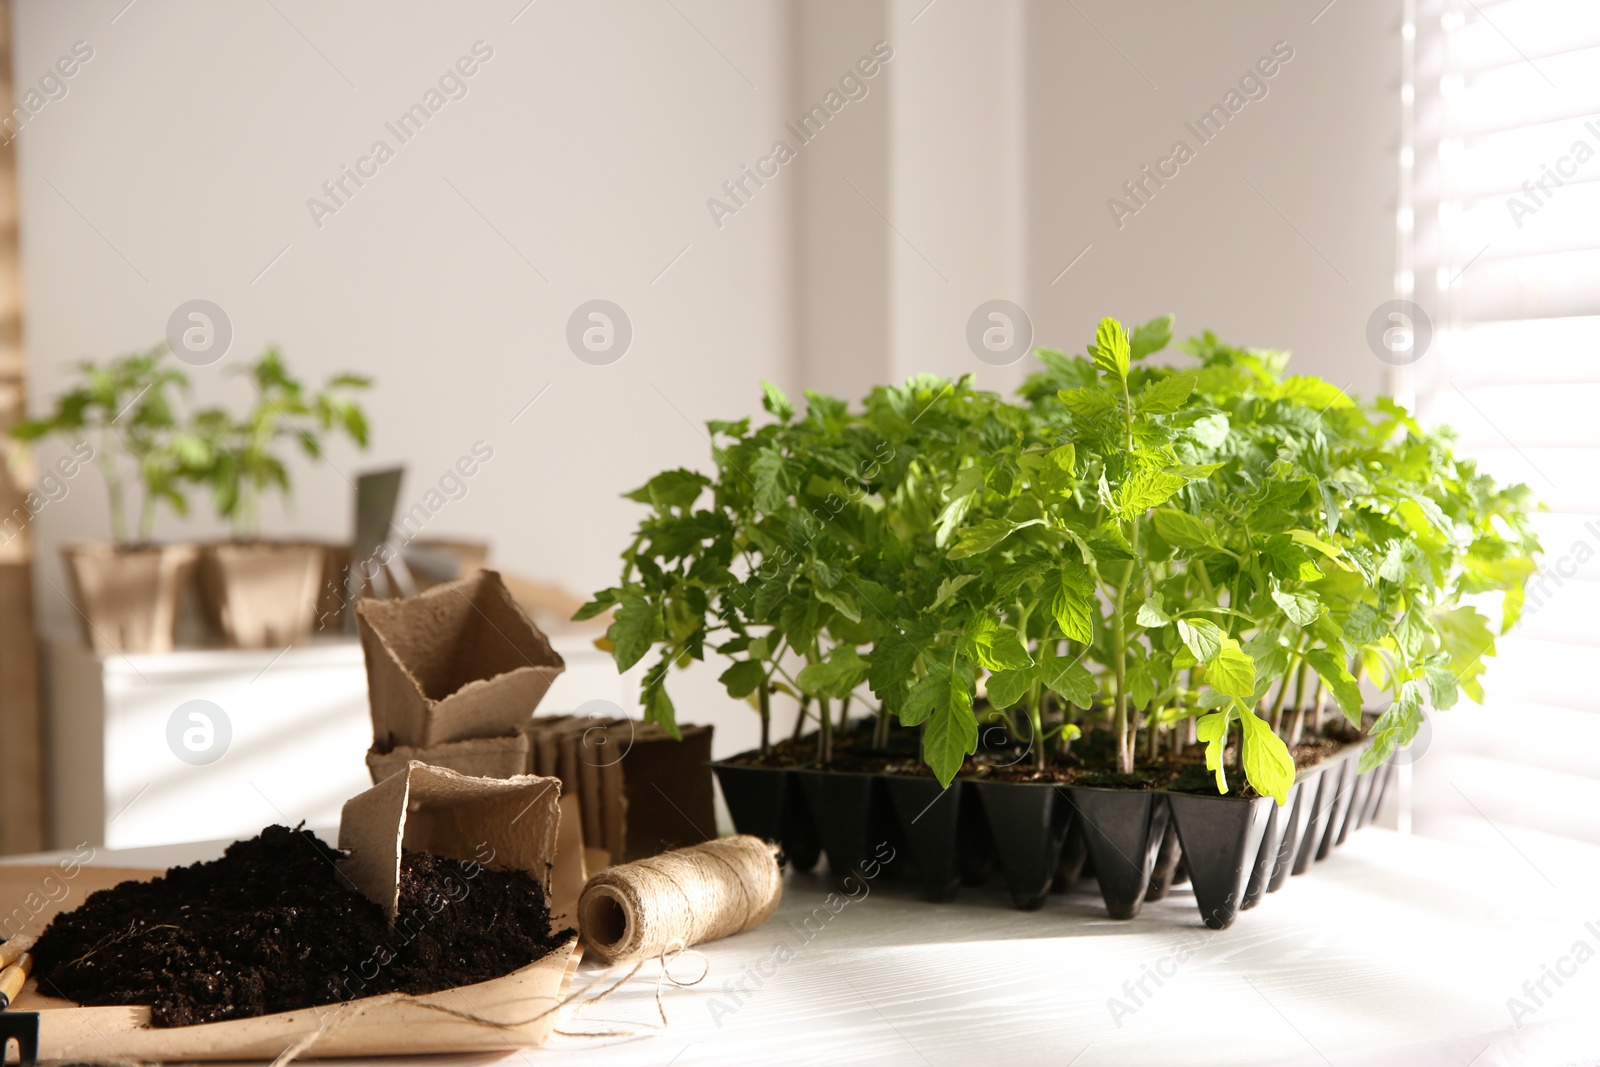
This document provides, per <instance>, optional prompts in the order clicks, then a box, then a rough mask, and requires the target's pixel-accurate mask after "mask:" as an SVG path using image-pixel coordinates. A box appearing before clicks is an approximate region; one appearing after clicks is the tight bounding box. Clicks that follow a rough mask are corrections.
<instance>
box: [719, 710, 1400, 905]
mask: <svg viewBox="0 0 1600 1067" xmlns="http://www.w3.org/2000/svg"><path fill="white" fill-rule="evenodd" d="M1368 743H1369V742H1368V741H1367V740H1365V739H1362V740H1360V741H1356V742H1353V743H1350V744H1346V745H1344V746H1343V747H1341V748H1339V749H1337V750H1336V751H1334V752H1333V753H1332V754H1330V755H1329V756H1328V757H1327V758H1325V759H1323V760H1322V761H1320V762H1318V763H1316V764H1314V765H1312V766H1308V767H1305V768H1303V769H1302V770H1300V771H1299V773H1298V774H1297V775H1296V776H1295V784H1294V785H1293V787H1291V789H1290V791H1289V794H1288V797H1287V801H1286V802H1285V803H1284V805H1283V806H1282V807H1279V806H1278V805H1277V804H1275V803H1274V802H1273V800H1272V798H1270V797H1263V796H1250V797H1242V796H1239V795H1238V794H1231V795H1228V796H1216V795H1211V796H1207V795H1202V794H1200V793H1188V792H1177V791H1173V790H1167V789H1136V788H1111V787H1100V786H1064V785H1053V784H1048V783H1030V782H1003V781H986V780H983V779H981V778H957V779H956V780H955V781H954V782H952V783H951V785H950V787H949V788H948V789H946V788H943V787H941V786H940V785H939V783H938V781H937V780H935V779H934V778H932V777H931V776H928V777H923V776H918V775H905V774H882V773H879V774H865V773H854V772H848V771H833V770H820V769H813V768H803V767H802V768H787V767H772V766H761V765H758V764H756V763H754V762H743V761H740V760H738V759H736V760H733V761H724V762H721V763H717V764H715V765H714V766H715V769H716V772H717V778H718V780H719V782H720V783H721V785H722V792H723V796H724V797H725V798H726V799H727V802H728V810H729V812H730V813H731V814H732V816H733V821H734V823H735V825H736V826H737V827H738V829H739V832H740V833H744V834H755V835H757V836H760V837H765V838H768V839H770V840H776V841H780V842H781V843H782V845H783V849H784V853H785V855H786V857H787V861H788V863H789V864H790V865H791V866H793V867H795V868H796V869H798V870H802V871H805V870H810V869H811V868H812V867H814V866H815V865H816V863H817V861H818V859H819V857H820V855H821V854H823V853H826V854H827V856H828V862H829V867H830V869H831V871H832V872H833V874H834V876H835V877H836V878H840V879H843V878H845V877H846V876H848V875H849V874H851V873H852V871H856V870H859V869H860V865H864V864H866V863H867V862H868V860H869V858H870V857H872V856H874V850H875V848H876V847H877V846H878V844H879V843H880V842H883V841H889V842H891V843H892V844H893V846H894V849H895V855H896V857H897V858H898V857H904V864H903V865H902V864H901V863H900V862H896V861H889V862H887V863H885V864H884V866H885V869H886V870H887V871H889V872H890V874H891V876H892V877H900V876H904V877H909V878H914V879H915V881H916V882H917V883H918V884H920V886H921V889H922V891H923V893H924V895H925V896H926V897H927V898H928V899H929V900H932V901H950V900H953V899H955V896H956V893H957V891H958V890H959V889H960V887H961V886H963V885H965V886H969V887H975V886H979V885H982V884H984V883H985V882H986V881H987V880H988V879H989V878H990V876H991V875H992V874H993V873H994V872H995V871H996V870H998V873H999V874H1000V876H1001V877H1002V878H1003V879H1004V881H1005V884H1006V887H1007V888H1008V889H1009V890H1010V893H1011V899H1012V901H1013V903H1014V904H1015V905H1016V907H1018V908H1020V909H1023V910H1033V909H1036V908H1039V907H1041V906H1043V904H1044V903H1045V901H1046V899H1047V898H1048V897H1049V895H1050V893H1051V891H1052V889H1054V890H1056V891H1058V892H1065V891H1067V890H1070V889H1071V888H1072V887H1073V885H1075V884H1076V882H1077V880H1078V878H1079V876H1080V875H1082V874H1084V873H1088V872H1090V871H1092V873H1093V876H1094V878H1095V879H1096V881H1098V883H1099V886H1100V894H1101V896H1102V898H1103V899H1104V900H1105V905H1106V912H1107V913H1108V914H1109V915H1110V916H1111V917H1112V918H1114V919H1132V918H1135V917H1137V916H1138V914H1139V910H1140V908H1141V906H1142V905H1143V904H1144V902H1145V901H1147V900H1148V901H1154V900H1159V899H1161V898H1162V897H1163V896H1165V895H1166V892H1167V890H1168V889H1169V888H1170V886H1171V885H1172V884H1173V882H1174V880H1175V878H1176V877H1177V876H1178V875H1179V874H1180V872H1181V873H1182V874H1186V875H1187V878H1188V880H1189V881H1190V882H1191V883H1192V885H1193V889H1194V896H1195V903H1196V905H1197V906H1198V907H1199V909H1200V914H1201V917H1202V918H1203V919H1204V920H1205V924H1206V925H1207V926H1209V927H1211V928H1212V929H1214V930H1221V929H1225V928H1226V927H1228V926H1229V925H1231V924H1232V923H1233V920H1234V919H1235V918H1236V917H1237V916H1238V914H1239V912H1240V911H1241V910H1244V909H1248V908H1253V907H1255V906H1256V905H1257V904H1259V903H1260V902H1261V899H1262V897H1263V896H1264V895H1265V894H1267V893H1275V892H1277V891H1278V890H1279V889H1281V888H1283V886H1284V884H1285V883H1286V882H1287V881H1288V879H1289V877H1290V875H1298V874H1304V873H1305V872H1306V871H1308V870H1309V869H1310V868H1311V865H1312V864H1313V863H1314V862H1316V861H1319V860H1323V859H1326V858H1327V857H1328V855H1329V853H1330V852H1331V851H1332V850H1333V849H1334V848H1336V847H1337V846H1339V845H1342V844H1344V842H1345V839H1346V838H1347V837H1348V836H1349V835H1350V833H1351V832H1352V831H1354V830H1358V829H1360V828H1361V827H1363V826H1365V825H1366V824H1367V823H1369V822H1371V821H1372V819H1373V818H1374V816H1375V815H1376V814H1377V811H1378V809H1379V807H1380V806H1381V805H1382V804H1383V802H1384V799H1385V798H1386V796H1387V795H1388V793H1389V790H1390V786H1391V784H1392V781H1393V778H1394V763H1393V761H1390V762H1389V763H1385V764H1383V765H1380V766H1378V767H1376V768H1374V769H1372V770H1370V771H1368V772H1367V773H1364V774H1360V773H1357V768H1358V764H1359V763H1360V760H1361V755H1362V753H1363V752H1364V751H1365V750H1366V748H1367V746H1368ZM908 868H909V870H908Z"/></svg>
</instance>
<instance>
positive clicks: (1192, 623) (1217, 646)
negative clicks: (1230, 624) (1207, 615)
mask: <svg viewBox="0 0 1600 1067" xmlns="http://www.w3.org/2000/svg"><path fill="white" fill-rule="evenodd" d="M1178 636H1179V637H1180V638H1182V639H1183V643H1184V645H1186V646H1187V647H1188V649H1189V651H1190V652H1193V653H1194V658H1195V659H1196V660H1197V661H1199V662H1200V663H1210V662H1211V661H1212V660H1214V659H1216V658H1217V653H1218V652H1220V651H1221V650H1222V641H1223V639H1224V637H1225V636H1226V635H1225V634H1224V633H1223V632H1222V628H1221V627H1220V626H1218V625H1217V624H1216V623H1214V622H1212V621H1211V620H1210V619H1179V620H1178Z"/></svg>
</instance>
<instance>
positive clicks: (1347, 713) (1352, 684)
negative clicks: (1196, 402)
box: [1306, 648, 1361, 727]
mask: <svg viewBox="0 0 1600 1067" xmlns="http://www.w3.org/2000/svg"><path fill="white" fill-rule="evenodd" d="M1306 662H1307V663H1309V664H1311V669H1312V670H1314V671H1316V672H1317V676H1318V677H1320V678H1321V679H1322V681H1323V684H1325V685H1326V686H1327V687H1328V691H1329V692H1330V693H1332V694H1333V699H1334V701H1335V702H1336V703H1337V704H1338V705H1339V710H1340V711H1342V712H1344V717H1345V718H1346V719H1348V720H1350V725H1352V726H1355V727H1360V725H1361V687H1360V686H1359V685H1357V684H1356V680H1355V676H1354V675H1352V674H1351V673H1350V672H1349V671H1348V670H1347V669H1346V668H1345V665H1344V663H1343V661H1342V660H1341V659H1340V657H1338V656H1335V655H1334V654H1333V653H1332V652H1330V651H1328V650H1327V649H1325V648H1314V649H1312V650H1311V651H1309V652H1307V653H1306Z"/></svg>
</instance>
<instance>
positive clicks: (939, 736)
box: [922, 672, 978, 786]
mask: <svg viewBox="0 0 1600 1067" xmlns="http://www.w3.org/2000/svg"><path fill="white" fill-rule="evenodd" d="M946 678H947V680H948V685H947V686H946V694H947V695H946V697H945V699H944V700H942V701H940V702H939V703H938V704H936V705H935V706H934V708H933V710H932V713H931V715H930V716H929V718H928V721H927V724H926V725H925V726H924V727H923V728H922V758H923V760H925V761H926V762H927V764H928V766H929V767H931V768H933V774H934V777H935V778H937V779H939V784H940V785H943V786H948V785H949V784H950V783H951V782H952V781H954V780H955V776H956V774H957V773H958V772H959V771H960V770H961V764H962V763H963V762H964V761H965V760H966V758H967V756H969V755H970V754H972V753H973V752H976V751H977V750H978V720H977V718H976V716H974V715H973V714H972V688H971V685H970V683H969V682H968V680H967V679H966V678H965V677H964V676H963V675H962V673H961V672H952V673H949V674H947V675H946Z"/></svg>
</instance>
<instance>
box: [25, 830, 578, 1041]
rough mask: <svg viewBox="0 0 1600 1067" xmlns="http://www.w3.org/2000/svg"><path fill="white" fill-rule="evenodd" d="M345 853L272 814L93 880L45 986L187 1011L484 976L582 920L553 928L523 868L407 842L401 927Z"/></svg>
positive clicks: (45, 943) (52, 934)
mask: <svg viewBox="0 0 1600 1067" xmlns="http://www.w3.org/2000/svg"><path fill="white" fill-rule="evenodd" d="M340 856H341V853H340V852H339V851H338V850H337V849H334V848H331V847H329V846H328V845H327V844H325V843H323V842H322V841H321V840H319V839H318V838H317V837H316V835H315V834H313V833H311V832H310V831H309V830H290V829H289V828H288V827H285V826H269V827H267V828H266V829H265V830H263V831H261V835H260V836H259V837H255V838H252V839H250V840H248V841H238V842H235V843H234V844H232V845H229V846H228V850H227V852H226V853H225V854H224V855H223V857H222V859H219V860H213V861H212V862H210V863H197V864H194V865H193V866H189V867H174V868H173V869H172V870H170V871H168V872H167V873H166V875H165V876H163V877H160V878H157V879H155V880H154V881H149V882H123V883H122V884H121V885H118V886H114V887H112V888H111V889H103V890H101V891H99V892H97V893H94V894H92V895H91V896H90V897H89V898H88V900H86V901H85V902H84V903H83V905H82V906H81V907H79V908H77V909H76V910H74V911H70V912H66V913H64V914H62V915H59V916H57V917H56V919H55V920H54V921H53V922H52V923H51V924H50V925H49V927H48V928H46V930H45V932H44V933H43V934H42V935H41V936H40V937H39V942H38V944H37V945H36V946H35V947H34V950H33V955H34V961H35V963H34V973H35V975H37V976H38V979H39V986H40V990H41V991H42V992H44V993H45V994H47V995H49V996H59V997H65V998H66V999H68V1000H72V1001H75V1002H77V1003H78V1004H86V1005H103V1004H148V1005H150V1007H151V1024H152V1025H154V1026H188V1025H191V1024H194V1023H208V1022H216V1021H219V1020H222V1019H242V1018H247V1017H250V1016H254V1015H269V1014H272V1013H274V1012H280V1011H291V1010H293V1009H296V1008H306V1007H311V1006H313V1005H317V1004H329V1003H333V1002H335V1001H340V1000H350V999H354V998H356V997H366V996H374V995H376V994H379V993H392V992H403V993H431V992H435V991H437V990H440V989H447V988H449V987H451V986H458V985H469V984H471V983H473V982H482V981H486V980H488V979H490V978H498V977H499V976H501V975H504V974H509V973H510V972H512V971H514V970H517V969H518V968H520V967H525V966H527V965H528V964H530V963H532V962H534V961H535V960H537V959H540V958H541V957H543V956H544V955H546V954H547V953H549V952H550V951H552V950H553V949H555V948H557V947H558V946H560V945H561V944H563V943H564V942H565V941H566V940H567V938H569V937H571V936H572V931H571V930H560V931H552V930H551V929H550V908H549V905H548V904H547V903H546V902H545V898H544V892H543V889H542V887H541V886H540V885H539V883H538V882H537V881H535V880H534V879H533V878H530V877H529V876H528V875H527V874H526V873H525V872H522V871H491V870H488V869H486V868H483V867H480V866H478V865H477V864H474V863H462V862H460V861H458V860H450V859H444V858H442V857H439V856H435V855H432V854H430V853H426V852H407V853H405V854H404V857H403V860H402V865H401V876H400V919H399V921H398V922H397V924H396V925H395V927H393V928H391V927H390V925H389V923H388V920H387V919H386V918H385V916H384V914H383V911H382V909H380V908H379V907H378V906H377V905H376V904H374V903H373V902H372V901H370V900H368V899H367V898H366V897H364V896H362V895H361V894H360V893H359V892H357V891H356V890H355V889H354V888H352V887H351V886H350V884H349V883H348V882H347V881H345V879H344V878H343V876H342V875H340V874H339V873H338V871H337V868H336V867H335V866H334V864H335V861H336V860H338V859H339V857H340Z"/></svg>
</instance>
